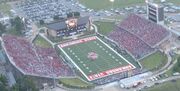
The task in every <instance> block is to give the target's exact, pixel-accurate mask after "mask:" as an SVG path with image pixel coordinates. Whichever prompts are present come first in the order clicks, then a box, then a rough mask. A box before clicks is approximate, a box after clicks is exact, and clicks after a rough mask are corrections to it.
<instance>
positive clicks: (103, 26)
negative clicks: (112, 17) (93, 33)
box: [95, 22, 115, 35]
mask: <svg viewBox="0 0 180 91" xmlns="http://www.w3.org/2000/svg"><path fill="white" fill-rule="evenodd" d="M95 25H96V26H97V27H98V32H99V33H100V34H103V35H108V34H109V33H110V32H112V31H113V28H114V26H115V23H114V22H95Z"/></svg>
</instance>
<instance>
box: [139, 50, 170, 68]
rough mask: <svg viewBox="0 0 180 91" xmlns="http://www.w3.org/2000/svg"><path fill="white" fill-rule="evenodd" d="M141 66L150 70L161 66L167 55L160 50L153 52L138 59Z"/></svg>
mask: <svg viewBox="0 0 180 91" xmlns="http://www.w3.org/2000/svg"><path fill="white" fill-rule="evenodd" d="M140 62H141V64H142V66H143V68H145V69H148V70H152V69H155V68H158V67H160V66H162V64H165V63H166V62H167V56H166V55H164V54H163V53H161V52H159V51H158V52H155V53H153V54H152V55H150V56H148V57H146V58H144V59H142V60H140Z"/></svg>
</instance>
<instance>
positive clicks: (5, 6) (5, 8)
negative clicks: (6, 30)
mask: <svg viewBox="0 0 180 91" xmlns="http://www.w3.org/2000/svg"><path fill="white" fill-rule="evenodd" d="M10 10H11V6H10V5H9V4H6V3H0V11H1V12H3V13H4V14H7V15H10Z"/></svg>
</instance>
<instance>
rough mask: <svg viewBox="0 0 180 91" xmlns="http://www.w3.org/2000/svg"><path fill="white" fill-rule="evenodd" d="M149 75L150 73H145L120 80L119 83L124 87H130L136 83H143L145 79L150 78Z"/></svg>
mask: <svg viewBox="0 0 180 91" xmlns="http://www.w3.org/2000/svg"><path fill="white" fill-rule="evenodd" d="M151 74H152V72H147V73H143V74H139V75H135V76H132V77H129V78H125V79H122V80H120V83H121V84H122V85H124V86H125V87H131V86H133V85H134V84H137V83H138V82H142V81H144V80H145V79H146V77H148V76H150V75H151Z"/></svg>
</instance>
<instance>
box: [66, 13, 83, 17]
mask: <svg viewBox="0 0 180 91" xmlns="http://www.w3.org/2000/svg"><path fill="white" fill-rule="evenodd" d="M71 17H80V13H79V12H70V13H68V14H67V18H71Z"/></svg>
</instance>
